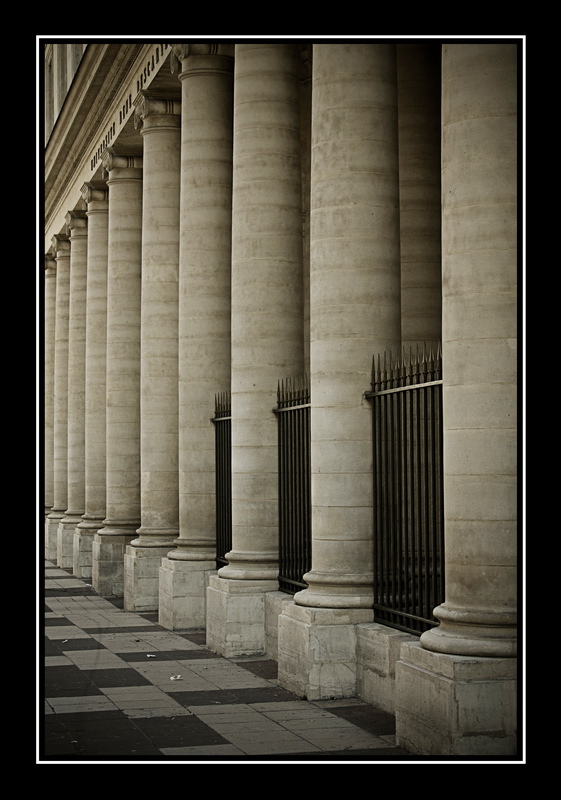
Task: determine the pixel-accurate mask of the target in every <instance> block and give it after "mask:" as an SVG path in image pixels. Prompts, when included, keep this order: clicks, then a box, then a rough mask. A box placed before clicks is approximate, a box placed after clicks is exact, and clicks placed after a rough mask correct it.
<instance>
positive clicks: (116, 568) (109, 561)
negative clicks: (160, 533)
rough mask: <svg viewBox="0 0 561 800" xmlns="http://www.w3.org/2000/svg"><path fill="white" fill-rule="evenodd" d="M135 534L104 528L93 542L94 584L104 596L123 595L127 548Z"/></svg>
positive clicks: (95, 536)
mask: <svg viewBox="0 0 561 800" xmlns="http://www.w3.org/2000/svg"><path fill="white" fill-rule="evenodd" d="M134 536H135V534H134V532H132V531H131V533H130V534H129V535H125V534H124V533H123V528H122V527H120V528H117V529H116V530H115V532H113V533H111V529H110V528H104V529H103V532H102V533H96V534H94V538H93V542H92V584H93V586H94V587H95V590H96V592H97V593H98V594H100V595H101V596H102V597H122V596H123V594H124V591H125V567H124V563H125V550H126V547H127V545H128V544H130V542H131V540H132V539H133V538H134Z"/></svg>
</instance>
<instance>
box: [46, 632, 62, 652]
mask: <svg viewBox="0 0 561 800" xmlns="http://www.w3.org/2000/svg"><path fill="white" fill-rule="evenodd" d="M43 655H44V656H59V655H60V647H58V646H57V645H56V644H55V642H53V640H52V639H49V637H48V636H45V638H44V645H43Z"/></svg>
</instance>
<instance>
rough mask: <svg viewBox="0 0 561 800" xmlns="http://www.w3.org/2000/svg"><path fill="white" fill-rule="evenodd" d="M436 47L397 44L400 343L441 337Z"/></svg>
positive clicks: (432, 339) (413, 344)
mask: <svg viewBox="0 0 561 800" xmlns="http://www.w3.org/2000/svg"><path fill="white" fill-rule="evenodd" d="M440 51H441V47H440V45H438V44H418V43H416V44H400V45H397V48H396V52H397V87H398V108H399V114H398V121H399V127H398V130H399V205H400V231H401V236H400V245H401V344H402V346H403V347H404V348H406V349H407V348H409V347H410V346H413V347H414V346H416V345H417V344H418V343H422V342H439V341H440V340H441V337H442V278H441V257H442V256H441V243H440V239H441V223H440V216H441V215H440V57H441V56H440Z"/></svg>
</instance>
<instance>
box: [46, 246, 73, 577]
mask: <svg viewBox="0 0 561 800" xmlns="http://www.w3.org/2000/svg"><path fill="white" fill-rule="evenodd" d="M53 251H54V254H55V258H56V315H55V363H54V386H53V393H54V398H53V495H54V501H53V507H52V509H51V512H50V514H49V516H48V517H47V525H48V534H47V539H48V542H49V552H53V551H55V550H56V557H55V560H56V562H57V565H58V566H62V564H59V562H58V557H59V556H58V528H59V525H60V521H61V520H62V519H63V517H64V515H65V513H66V509H67V508H68V309H69V299H70V241H69V239H68V236H67V235H66V234H58V235H57V236H53Z"/></svg>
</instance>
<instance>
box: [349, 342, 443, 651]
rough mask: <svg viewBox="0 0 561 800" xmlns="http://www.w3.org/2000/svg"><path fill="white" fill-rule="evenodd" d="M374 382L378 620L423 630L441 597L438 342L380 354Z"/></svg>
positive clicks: (375, 361)
mask: <svg viewBox="0 0 561 800" xmlns="http://www.w3.org/2000/svg"><path fill="white" fill-rule="evenodd" d="M371 387H372V388H371V390H370V391H368V392H366V393H365V397H367V398H369V399H370V400H371V403H372V434H373V464H374V469H373V473H374V613H375V620H376V621H378V622H381V623H382V624H385V625H389V626H390V627H394V628H398V629H400V630H405V631H408V632H410V633H415V634H419V635H420V634H421V633H423V631H425V630H428V629H429V628H430V627H432V626H434V625H436V624H437V621H436V619H435V618H434V617H433V614H432V611H433V609H434V608H435V607H436V606H437V605H439V604H440V603H442V602H443V601H444V512H443V472H442V354H441V347H440V344H437V345H426V344H424V345H423V346H422V347H419V346H417V347H416V348H415V349H413V348H410V349H409V352H408V353H406V352H405V350H404V351H403V353H402V354H401V356H400V357H398V358H395V357H394V356H393V355H392V354H391V352H390V353H383V354H382V355H378V356H375V357H374V359H373V363H372V384H371Z"/></svg>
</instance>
